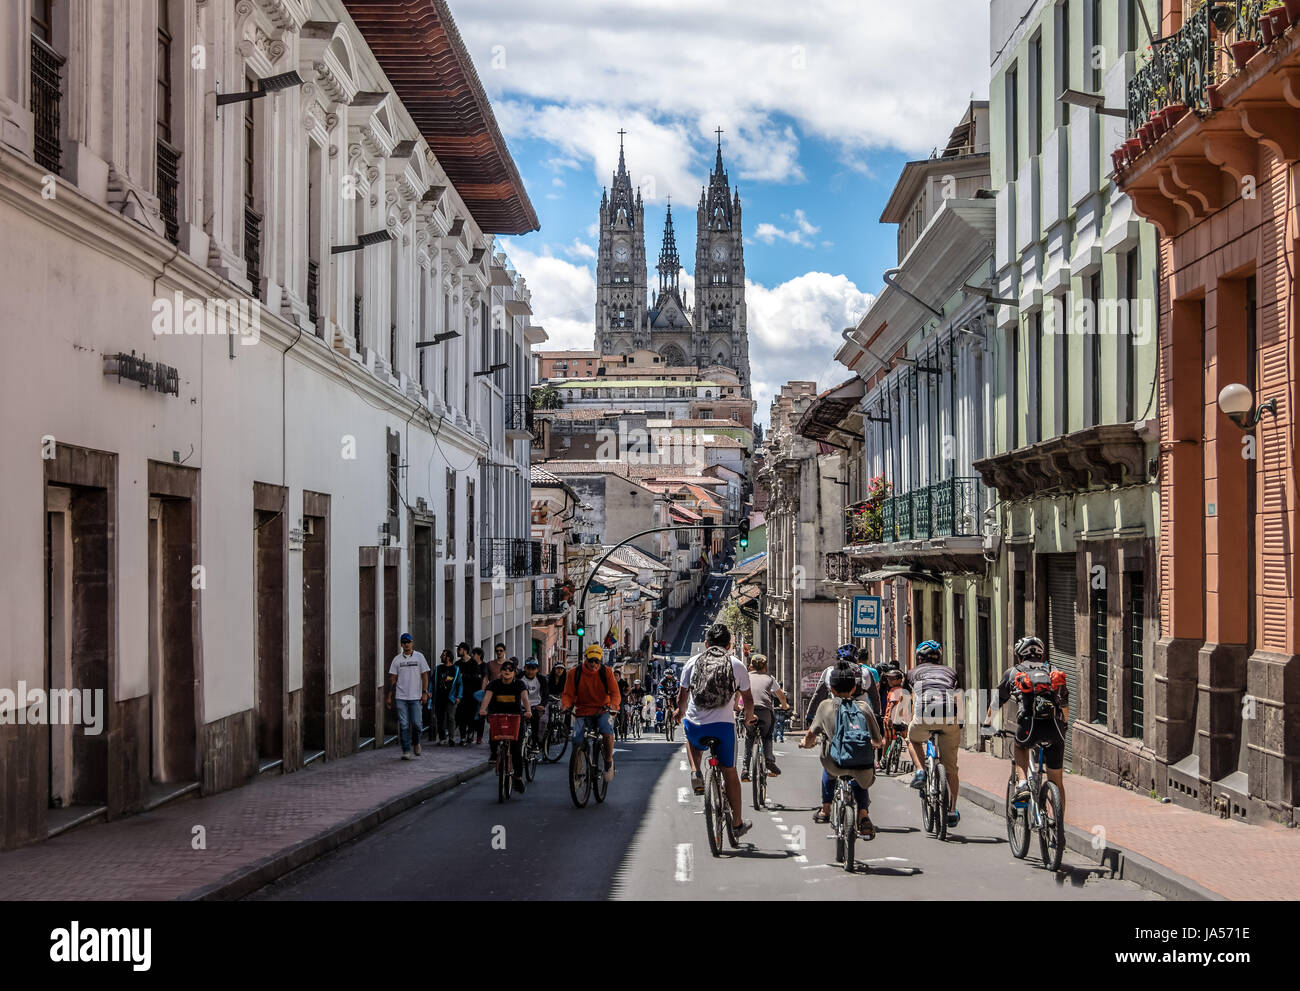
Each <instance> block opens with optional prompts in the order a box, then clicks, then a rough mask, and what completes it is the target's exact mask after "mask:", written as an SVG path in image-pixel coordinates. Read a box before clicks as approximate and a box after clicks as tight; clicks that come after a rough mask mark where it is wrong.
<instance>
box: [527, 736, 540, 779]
mask: <svg viewBox="0 0 1300 991" xmlns="http://www.w3.org/2000/svg"><path fill="white" fill-rule="evenodd" d="M540 756H541V754H540V752H539V751H538V749H537V745H536V744H535V743H533V738H532V736H531V735H530V736H529V737H528V741H527V742H526V743H525V744H524V780H525V781H532V780H533V778H535V777H536V776H537V759H538V757H540Z"/></svg>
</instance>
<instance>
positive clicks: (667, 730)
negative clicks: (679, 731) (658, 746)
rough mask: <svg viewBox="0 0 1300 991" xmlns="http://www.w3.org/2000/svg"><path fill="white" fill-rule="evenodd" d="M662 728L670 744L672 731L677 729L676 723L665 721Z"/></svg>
mask: <svg viewBox="0 0 1300 991" xmlns="http://www.w3.org/2000/svg"><path fill="white" fill-rule="evenodd" d="M664 726H665V729H664V732H665V733H667V734H668V742H669V743H672V742H673V731H674V730H675V729H676V728H677V723H676V721H665V723H664Z"/></svg>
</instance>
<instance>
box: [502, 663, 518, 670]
mask: <svg viewBox="0 0 1300 991" xmlns="http://www.w3.org/2000/svg"><path fill="white" fill-rule="evenodd" d="M501 670H502V671H514V670H515V666H514V665H513V664H502V665H501Z"/></svg>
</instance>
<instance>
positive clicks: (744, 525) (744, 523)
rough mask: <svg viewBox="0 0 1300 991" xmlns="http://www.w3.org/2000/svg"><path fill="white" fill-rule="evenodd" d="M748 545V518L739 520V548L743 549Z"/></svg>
mask: <svg viewBox="0 0 1300 991" xmlns="http://www.w3.org/2000/svg"><path fill="white" fill-rule="evenodd" d="M748 546H749V520H741V521H740V549H741V550H742V551H743V550H744V549H745V548H746V547H748Z"/></svg>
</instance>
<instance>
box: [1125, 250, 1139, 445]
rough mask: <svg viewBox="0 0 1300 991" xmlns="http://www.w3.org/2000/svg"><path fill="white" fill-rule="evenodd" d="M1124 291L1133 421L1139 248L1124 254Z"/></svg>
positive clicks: (1128, 402)
mask: <svg viewBox="0 0 1300 991" xmlns="http://www.w3.org/2000/svg"><path fill="white" fill-rule="evenodd" d="M1124 292H1125V294H1126V295H1127V296H1128V314H1129V316H1128V324H1129V325H1128V333H1127V334H1125V335H1124V352H1125V360H1124V420H1125V422H1126V423H1131V422H1132V421H1133V417H1134V416H1136V415H1137V411H1136V409H1135V408H1134V396H1133V390H1134V389H1135V388H1136V384H1137V383H1136V379H1135V378H1134V373H1133V363H1134V362H1135V361H1136V360H1137V345H1136V343H1135V342H1134V338H1135V336H1136V335H1135V332H1134V327H1133V318H1134V316H1135V315H1136V314H1137V311H1138V250H1137V248H1134V249H1133V250H1132V251H1130V252H1129V253H1128V254H1127V255H1125V256H1124Z"/></svg>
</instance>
